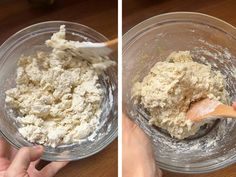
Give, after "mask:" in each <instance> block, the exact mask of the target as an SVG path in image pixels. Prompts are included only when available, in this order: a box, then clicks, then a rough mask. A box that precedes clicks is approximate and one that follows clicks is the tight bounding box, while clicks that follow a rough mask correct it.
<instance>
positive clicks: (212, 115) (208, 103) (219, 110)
mask: <svg viewBox="0 0 236 177" xmlns="http://www.w3.org/2000/svg"><path fill="white" fill-rule="evenodd" d="M234 104H235V103H234ZM186 116H187V118H188V119H190V120H192V121H193V122H201V121H204V120H207V119H216V118H229V117H230V118H236V110H235V109H234V108H233V107H232V106H228V105H224V104H222V103H221V102H219V101H215V100H210V99H208V98H206V99H203V100H201V101H199V102H197V103H195V104H193V105H192V106H191V107H190V109H189V111H188V112H187V115H186Z"/></svg>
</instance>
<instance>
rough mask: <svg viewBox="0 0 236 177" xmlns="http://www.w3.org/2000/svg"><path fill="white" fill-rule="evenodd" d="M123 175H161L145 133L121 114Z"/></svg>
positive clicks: (139, 176) (159, 176)
mask: <svg viewBox="0 0 236 177" xmlns="http://www.w3.org/2000/svg"><path fill="white" fill-rule="evenodd" d="M122 125H123V127H122V129H123V130H122V131H123V132H122V136H123V138H122V146H123V148H122V149H123V150H122V151H123V152H122V162H123V177H161V176H162V172H161V170H160V169H159V168H158V167H157V166H156V164H155V159H154V157H155V156H154V154H153V149H152V145H151V142H150V140H149V139H148V137H147V135H146V134H145V133H144V132H143V131H142V130H141V129H140V128H139V127H138V126H137V125H136V124H134V123H133V122H132V121H131V120H130V119H129V118H128V117H127V116H126V115H124V114H123V123H122Z"/></svg>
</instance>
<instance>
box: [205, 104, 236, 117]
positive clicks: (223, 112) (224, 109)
mask: <svg viewBox="0 0 236 177" xmlns="http://www.w3.org/2000/svg"><path fill="white" fill-rule="evenodd" d="M207 115H208V117H209V116H211V117H212V116H214V117H217V116H218V117H222V118H229V117H230V118H236V110H235V109H234V108H233V107H232V106H228V105H224V104H220V105H218V106H217V107H216V108H215V110H214V111H213V112H211V113H209V114H207ZM207 115H205V116H204V117H207Z"/></svg>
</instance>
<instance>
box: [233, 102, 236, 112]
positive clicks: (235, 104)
mask: <svg viewBox="0 0 236 177" xmlns="http://www.w3.org/2000/svg"><path fill="white" fill-rule="evenodd" d="M232 106H233V108H234V109H235V110H236V101H234V102H233V105H232Z"/></svg>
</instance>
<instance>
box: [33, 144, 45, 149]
mask: <svg viewBox="0 0 236 177" xmlns="http://www.w3.org/2000/svg"><path fill="white" fill-rule="evenodd" d="M33 148H34V149H43V146H42V145H36V146H33Z"/></svg>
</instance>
